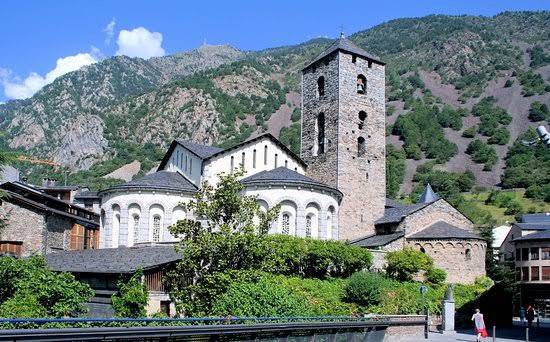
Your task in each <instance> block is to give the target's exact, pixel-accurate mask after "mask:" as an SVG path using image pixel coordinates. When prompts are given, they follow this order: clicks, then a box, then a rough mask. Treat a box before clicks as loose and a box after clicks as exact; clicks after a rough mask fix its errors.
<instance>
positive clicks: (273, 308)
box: [212, 276, 310, 317]
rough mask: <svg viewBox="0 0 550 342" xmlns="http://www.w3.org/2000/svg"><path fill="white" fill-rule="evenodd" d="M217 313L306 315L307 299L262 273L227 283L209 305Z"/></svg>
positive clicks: (221, 314) (223, 314)
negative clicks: (220, 293)
mask: <svg viewBox="0 0 550 342" xmlns="http://www.w3.org/2000/svg"><path fill="white" fill-rule="evenodd" d="M212 313H213V314H214V315H218V316H227V315H233V316H239V317H285V316H287V317H288V316H294V317H295V316H308V315H309V314H310V310H309V305H308V302H307V300H306V299H305V298H304V297H302V296H300V295H298V294H296V293H294V292H293V291H292V290H291V289H289V288H288V287H287V286H285V285H284V284H281V283H280V282H279V281H277V279H276V278H273V277H268V276H263V277H261V278H260V279H259V280H258V281H257V282H240V283H239V282H237V283H233V284H231V286H230V287H229V289H228V290H227V292H225V293H224V294H223V295H222V296H221V297H220V299H218V300H217V301H216V303H215V305H214V307H213V309H212Z"/></svg>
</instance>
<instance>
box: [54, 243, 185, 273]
mask: <svg viewBox="0 0 550 342" xmlns="http://www.w3.org/2000/svg"><path fill="white" fill-rule="evenodd" d="M178 260H181V254H179V253H177V252H176V251H175V250H174V246H171V245H165V246H143V247H119V248H101V249H92V250H90V249H88V250H82V251H59V252H54V253H49V254H46V263H47V264H48V266H49V267H50V268H51V269H52V270H54V271H65V272H74V273H111V274H112V273H115V274H125V273H133V272H135V271H136V270H138V269H142V270H147V269H151V268H155V267H157V266H161V265H165V264H168V263H172V262H175V261H178Z"/></svg>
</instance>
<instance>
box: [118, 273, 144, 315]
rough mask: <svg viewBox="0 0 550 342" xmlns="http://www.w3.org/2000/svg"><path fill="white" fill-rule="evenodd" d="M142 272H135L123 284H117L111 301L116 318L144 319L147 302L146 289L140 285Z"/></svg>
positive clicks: (120, 282) (121, 282)
mask: <svg viewBox="0 0 550 342" xmlns="http://www.w3.org/2000/svg"><path fill="white" fill-rule="evenodd" d="M142 277H143V272H142V271H137V272H136V273H135V274H134V275H132V277H131V278H130V279H129V280H128V281H127V282H124V281H122V280H120V281H119V282H118V293H115V294H114V295H113V296H112V297H111V299H112V301H113V309H114V310H115V316H116V317H126V318H139V317H145V316H146V312H145V306H146V305H147V301H148V297H149V295H148V292H147V287H146V286H145V284H144V283H142V281H141V278H142Z"/></svg>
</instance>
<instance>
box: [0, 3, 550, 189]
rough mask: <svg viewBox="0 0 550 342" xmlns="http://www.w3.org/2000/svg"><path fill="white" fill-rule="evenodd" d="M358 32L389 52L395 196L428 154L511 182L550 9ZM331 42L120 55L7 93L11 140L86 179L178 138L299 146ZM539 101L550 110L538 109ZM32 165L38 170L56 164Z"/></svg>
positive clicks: (544, 91) (540, 76)
mask: <svg viewBox="0 0 550 342" xmlns="http://www.w3.org/2000/svg"><path fill="white" fill-rule="evenodd" d="M349 38H350V39H351V40H352V41H354V42H355V43H356V44H358V45H359V46H361V47H363V48H364V49H365V50H367V51H369V52H372V53H373V54H376V55H378V56H380V57H381V58H382V59H383V60H384V61H385V62H386V63H387V66H386V69H387V70H386V94H387V100H388V102H387V114H388V117H387V125H388V130H387V131H388V136H387V142H388V143H389V144H392V145H394V146H395V147H396V149H395V153H394V157H395V158H394V160H395V163H392V165H401V166H398V167H396V168H395V169H391V170H392V172H395V177H394V180H393V183H394V184H393V190H392V191H391V192H392V193H393V195H395V194H396V193H397V192H398V191H401V192H403V193H408V192H410V191H411V190H413V185H414V182H415V181H416V180H418V179H415V174H417V167H418V166H421V165H425V164H426V163H427V162H431V164H429V165H432V164H433V165H432V167H433V168H434V169H436V170H446V171H450V172H464V171H466V170H470V171H471V172H472V173H473V176H474V177H475V182H476V184H478V185H481V186H486V187H493V186H497V185H500V182H501V176H502V174H503V172H504V171H505V169H506V167H507V166H506V165H505V157H506V154H507V152H508V151H509V149H510V146H512V144H513V143H514V141H515V140H516V139H517V138H518V137H519V136H520V135H521V134H523V132H525V131H526V130H527V129H528V128H529V127H534V126H536V125H538V124H541V123H544V120H546V121H548V120H549V119H550V115H549V114H548V113H547V112H548V108H546V112H544V105H546V107H548V106H549V105H550V82H549V78H550V12H505V13H502V14H499V15H497V16H494V17H481V16H446V15H432V16H427V17H422V18H406V19H397V20H392V21H389V22H386V23H383V24H381V25H378V26H375V27H373V28H371V29H368V30H364V31H360V32H357V33H355V34H353V35H351V36H350V37H349ZM331 42H332V40H330V39H314V40H310V41H307V42H305V43H303V44H299V45H295V46H285V47H278V48H272V49H267V50H263V51H255V52H241V51H238V50H237V49H235V48H232V47H229V46H203V47H200V48H199V49H197V50H194V51H190V52H186V53H181V54H175V55H171V56H165V57H158V58H153V59H150V60H147V61H145V60H142V59H137V58H128V57H123V56H120V57H112V58H108V59H106V60H104V61H101V62H99V63H96V64H93V65H91V66H88V67H85V68H83V69H81V70H78V71H75V72H73V73H69V74H67V75H64V76H62V77H60V78H59V79H57V80H56V81H54V82H53V83H52V84H50V85H48V86H46V87H44V88H43V89H42V90H41V91H40V92H39V93H37V94H36V95H35V96H33V97H32V98H30V99H27V100H20V101H10V102H8V103H6V104H4V105H0V120H1V122H0V127H1V128H2V129H3V130H5V131H6V134H5V135H4V136H3V137H2V141H1V142H2V143H3V145H4V146H5V148H11V149H17V150H18V151H20V152H22V153H23V152H24V153H28V154H32V155H36V156H40V157H45V158H50V159H53V160H55V161H57V162H60V163H62V164H64V165H66V166H67V167H68V168H69V169H70V170H71V175H70V180H71V181H73V182H79V183H89V182H92V181H93V182H96V179H97V178H99V177H101V176H104V175H106V174H109V173H110V172H112V171H114V170H116V169H118V168H119V167H121V166H123V165H126V164H128V163H131V162H133V161H134V160H138V161H139V162H140V163H141V170H140V172H139V174H143V173H145V172H148V171H149V170H150V169H151V168H152V167H153V166H154V165H155V163H156V162H158V159H159V157H160V155H161V154H162V148H164V147H165V146H166V145H167V144H168V143H169V142H170V141H171V140H172V139H173V138H176V137H178V138H187V139H192V140H195V141H198V142H201V143H213V144H217V145H220V146H228V145H231V144H234V143H236V142H239V141H242V140H244V139H247V138H248V137H250V136H252V135H255V134H259V133H261V132H264V131H269V132H272V133H273V134H275V135H276V136H279V137H280V138H281V140H282V141H283V142H285V143H287V144H288V145H290V146H291V148H293V149H295V150H297V149H299V129H300V127H299V124H298V123H297V122H298V121H299V106H300V84H299V82H300V69H301V67H302V66H303V65H304V63H306V62H307V61H308V60H311V59H312V58H313V57H314V56H316V55H317V54H318V53H320V52H321V51H322V50H323V49H324V48H326V47H327V46H328V45H329V44H330V43H331ZM532 108H535V110H537V108H539V109H540V108H542V109H540V110H538V112H540V113H542V114H540V113H539V114H540V115H538V117H536V118H535V116H534V115H531V119H530V118H529V116H530V112H532V111H533V109H532ZM544 113H546V114H544ZM541 115H542V120H543V121H540V119H541ZM545 115H546V116H545ZM535 119H537V120H539V121H538V122H534V121H532V120H535ZM475 140H479V143H478V142H476V143H475V144H473V146H471V147H470V148H469V147H468V146H469V145H471V143H472V142H473V141H475ZM392 153H393V152H392ZM392 158H393V157H392ZM21 167H23V168H24V169H26V172H28V173H29V176H30V177H31V179H32V178H33V177H34V178H35V179H36V178H38V176H39V174H40V173H39V172H47V170H46V169H45V168H44V167H40V166H29V165H21ZM99 185H101V184H98V186H99Z"/></svg>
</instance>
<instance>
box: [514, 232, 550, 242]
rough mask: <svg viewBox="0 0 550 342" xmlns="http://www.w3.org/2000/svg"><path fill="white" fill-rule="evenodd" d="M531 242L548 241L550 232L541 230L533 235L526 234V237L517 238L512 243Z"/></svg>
mask: <svg viewBox="0 0 550 342" xmlns="http://www.w3.org/2000/svg"><path fill="white" fill-rule="evenodd" d="M533 240H550V230H543V231H540V232H536V233H533V234H528V235H525V236H522V237H519V238H517V239H514V240H513V241H514V242H516V241H533Z"/></svg>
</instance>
